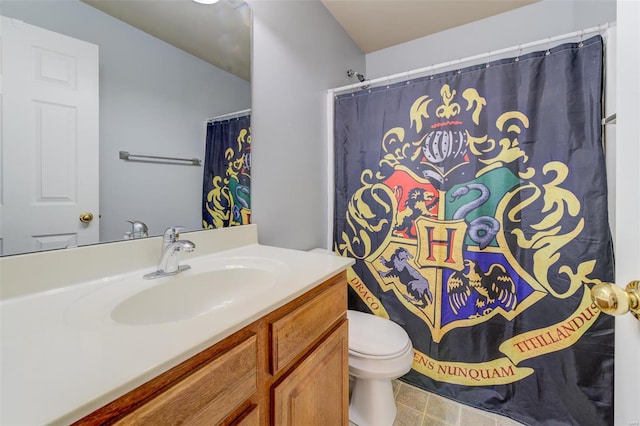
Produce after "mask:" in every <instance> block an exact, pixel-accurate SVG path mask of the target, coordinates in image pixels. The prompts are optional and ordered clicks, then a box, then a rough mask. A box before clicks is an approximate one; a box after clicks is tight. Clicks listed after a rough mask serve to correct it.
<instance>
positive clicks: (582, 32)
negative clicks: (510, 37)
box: [328, 22, 615, 95]
mask: <svg viewBox="0 0 640 426" xmlns="http://www.w3.org/2000/svg"><path fill="white" fill-rule="evenodd" d="M614 25H615V22H614V23H612V24H610V23H608V22H607V23H605V24H601V25H598V26H596V27H591V28H587V29H585V30H580V31H574V32H572V33H567V34H562V35H559V36H554V37H549V38H546V39H544V40H538V41H533V42H529V43H524V44H519V45H517V46H511V47H507V48H504V49H499V50H490V51H489V52H487V53H482V54H480V55H475V56H468V57H466V58H462V59H455V60H453V61H448V62H442V63H440V64H436V65H429V66H427V67H423V68H418V69H414V70H410V71H405V72H401V73H397V74H392V75H388V76H385V77H378V78H374V79H373V80H365V81H363V82H361V83H354V84H349V85H347V86H342V87H338V88H335V89H329V90H328V93H329V94H333V95H335V94H338V93H342V92H348V91H353V90H355V89H359V88H365V86H367V87H368V86H370V85H374V84H378V83H388V82H390V81H391V80H398V79H408V78H409V77H410V76H412V75H416V74H422V73H426V72H428V71H433V70H436V69H439V68H445V67H449V66H452V65H458V64H462V63H465V62H472V61H477V60H481V59H487V58H489V59H490V58H491V57H495V56H498V55H502V54H505V53H509V52H515V51H522V50H524V49H529V48H531V47H536V46H542V45H547V46H548V45H549V44H550V43H555V42H556V41H560V40H566V39H570V38H574V37H580V39H582V38H583V37H584V36H586V35H591V34H593V33H600V32H602V31H604V30H607V29H608V28H609V27H612V26H614Z"/></svg>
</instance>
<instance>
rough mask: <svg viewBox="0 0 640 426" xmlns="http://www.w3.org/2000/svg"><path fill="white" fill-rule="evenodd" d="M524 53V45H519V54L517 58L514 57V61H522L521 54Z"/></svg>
mask: <svg viewBox="0 0 640 426" xmlns="http://www.w3.org/2000/svg"><path fill="white" fill-rule="evenodd" d="M521 53H522V46H521V45H518V56H516V58H515V59H514V62H519V61H520V54H521Z"/></svg>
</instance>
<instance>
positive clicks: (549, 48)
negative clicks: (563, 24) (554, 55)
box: [544, 38, 551, 56]
mask: <svg viewBox="0 0 640 426" xmlns="http://www.w3.org/2000/svg"><path fill="white" fill-rule="evenodd" d="M550 54H551V38H548V39H547V51H546V52H545V53H544V55H545V56H549V55H550Z"/></svg>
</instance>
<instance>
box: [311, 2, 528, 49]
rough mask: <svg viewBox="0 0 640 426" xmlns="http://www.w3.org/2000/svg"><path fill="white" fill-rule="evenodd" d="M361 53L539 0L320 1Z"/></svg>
mask: <svg viewBox="0 0 640 426" xmlns="http://www.w3.org/2000/svg"><path fill="white" fill-rule="evenodd" d="M321 1H322V3H323V4H324V5H325V7H326V8H327V9H328V10H329V12H331V14H332V15H333V16H334V17H335V19H336V20H337V21H338V23H340V25H341V26H342V27H343V28H344V29H345V31H346V32H347V34H349V36H350V37H351V39H352V40H353V41H354V42H355V43H356V44H357V45H358V47H360V49H361V50H362V51H363V52H364V53H371V52H375V51H377V50H380V49H384V48H387V47H390V46H395V45H397V44H400V43H404V42H407V41H410V40H414V39H416V38H420V37H424V36H427V35H429V34H434V33H437V32H440V31H444V30H447V29H449V28H453V27H457V26H460V25H464V24H468V23H470V22H473V21H477V20H479V19H483V18H487V17H489V16H493V15H497V14H499V13H503V12H507V11H509V10H513V9H517V8H518V7H522V6H526V5H528V4H531V3H535V2H537V1H540V0H321Z"/></svg>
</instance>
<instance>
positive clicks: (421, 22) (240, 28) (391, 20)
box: [82, 0, 540, 80]
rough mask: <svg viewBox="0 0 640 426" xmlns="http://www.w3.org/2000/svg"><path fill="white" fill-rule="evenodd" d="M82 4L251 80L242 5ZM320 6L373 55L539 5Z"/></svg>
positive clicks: (498, 1) (404, 0)
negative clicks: (527, 6)
mask: <svg viewBox="0 0 640 426" xmlns="http://www.w3.org/2000/svg"><path fill="white" fill-rule="evenodd" d="M82 1H83V2H85V3H87V4H89V5H91V6H93V7H95V8H97V9H100V10H101V11H103V12H105V13H107V14H109V15H112V16H114V17H115V18H118V19H120V20H121V21H124V22H126V23H128V24H129V25H132V26H134V27H137V28H139V29H141V30H142V31H145V32H147V33H149V34H151V35H153V36H154V37H157V38H159V39H161V40H164V41H165V42H167V43H169V44H171V45H173V46H176V47H178V48H180V49H182V50H185V51H187V52H189V53H191V54H192V55H194V56H196V57H198V58H200V59H202V60H205V61H207V62H209V63H211V64H213V65H214V66H216V67H218V68H220V69H223V70H225V71H228V72H230V73H232V74H235V75H237V76H238V77H240V78H243V79H245V80H250V74H251V36H250V33H251V31H250V27H251V12H250V10H249V7H248V6H247V4H246V3H245V2H244V0H223V1H220V2H218V3H216V4H214V5H202V4H199V3H195V2H194V1H192V0H171V1H167V0H118V1H113V0H82ZM254 1H255V0H254ZM262 1H267V2H268V1H276V0H262ZM284 1H300V0H284ZM321 1H322V3H323V4H324V6H325V7H326V8H327V9H328V10H329V12H330V13H331V14H332V15H333V16H334V17H335V19H336V20H337V21H338V23H339V24H340V25H341V26H342V27H343V28H344V29H345V31H346V32H347V34H349V36H350V37H351V38H352V39H353V41H354V42H355V43H356V44H357V45H358V46H359V47H360V49H361V50H362V51H363V52H364V53H371V52H375V51H377V50H380V49H384V48H387V47H390V46H395V45H397V44H400V43H404V42H407V41H410V40H414V39H416V38H420V37H424V36H427V35H429V34H433V33H437V32H440V31H443V30H446V29H449V28H453V27H457V26H459V25H464V24H467V23H469V22H473V21H476V20H479V19H483V18H487V17H489V16H492V15H496V14H499V13H503V12H506V11H509V10H512V9H516V8H518V7H522V6H526V5H528V4H531V3H535V2H536V1H540V0H321Z"/></svg>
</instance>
